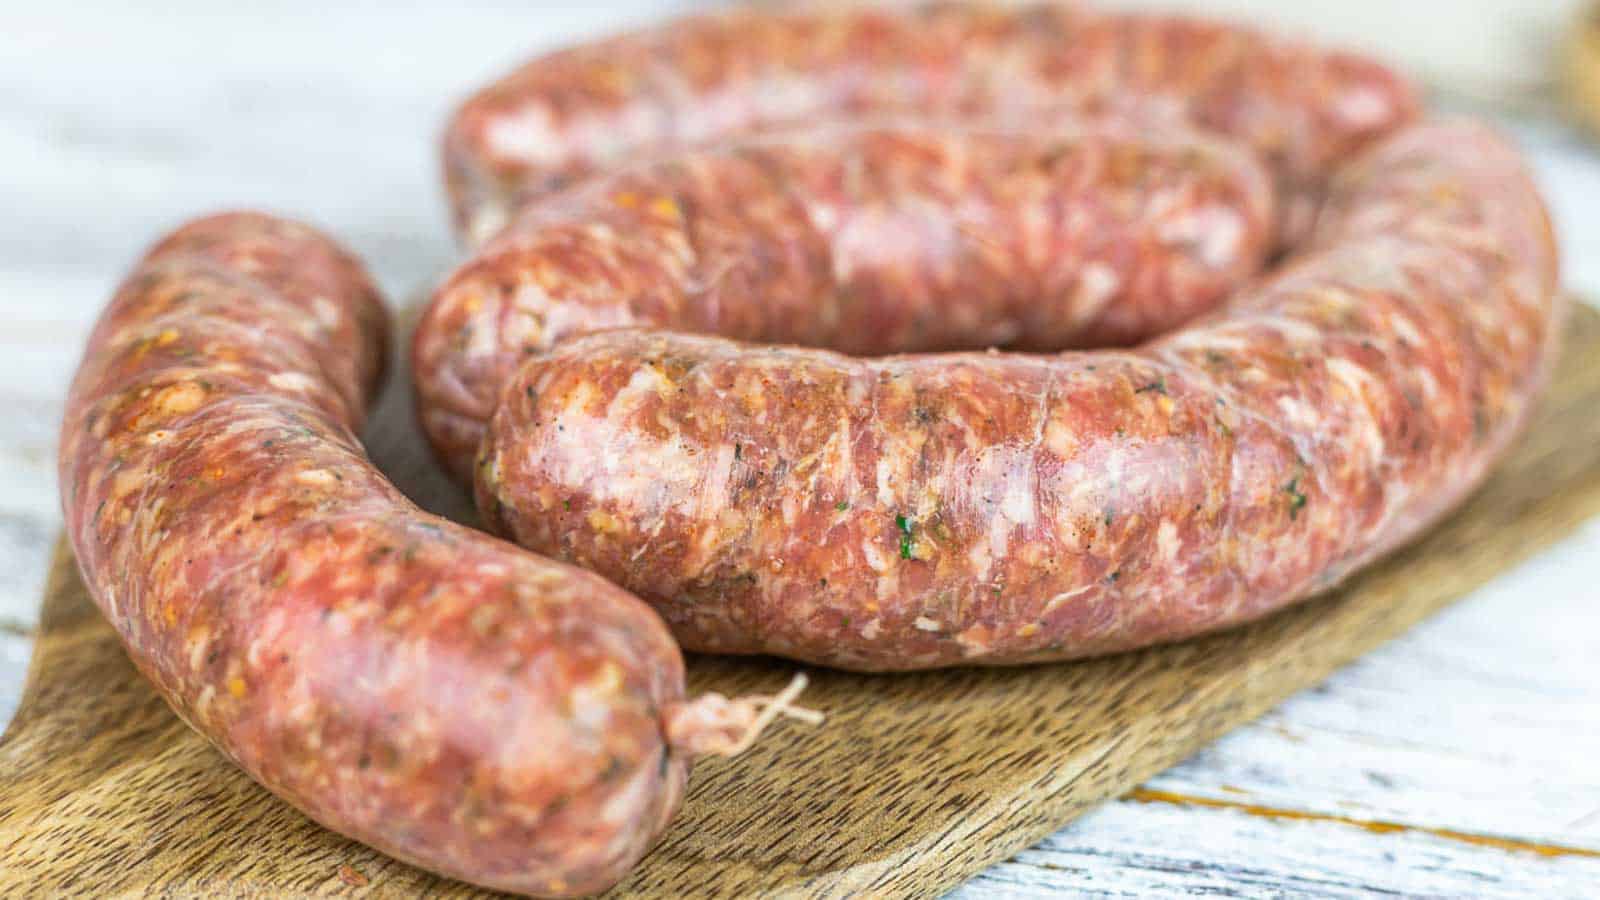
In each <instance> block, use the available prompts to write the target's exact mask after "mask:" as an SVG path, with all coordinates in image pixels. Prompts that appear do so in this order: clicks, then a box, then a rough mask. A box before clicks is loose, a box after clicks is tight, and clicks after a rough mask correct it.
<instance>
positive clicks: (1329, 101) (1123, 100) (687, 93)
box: [444, 2, 1416, 243]
mask: <svg viewBox="0 0 1600 900" xmlns="http://www.w3.org/2000/svg"><path fill="white" fill-rule="evenodd" d="M1129 108H1137V109H1140V110H1142V111H1144V112H1146V113H1152V114H1158V115H1169V116H1172V117H1174V118H1178V119H1181V120H1184V121H1191V122H1195V123H1197V124H1200V125H1202V126H1204V127H1205V128H1207V129H1209V130H1212V131H1216V132H1219V133H1222V134H1226V135H1230V136H1232V137H1234V138H1236V139H1238V140H1240V141H1242V142H1244V143H1246V144H1248V145H1249V146H1251V147H1252V148H1253V149H1255V150H1256V152H1257V153H1259V154H1261V155H1262V157H1263V158H1264V159H1265V160H1266V161H1267V162H1268V165H1269V167H1270V168H1271V169H1272V170H1273V172H1274V173H1275V174H1276V175H1277V176H1278V177H1279V179H1280V181H1281V185H1282V187H1283V191H1284V193H1285V196H1286V197H1288V198H1290V199H1289V201H1288V202H1286V203H1285V204H1284V210H1285V211H1286V216H1287V218H1288V219H1289V232H1292V233H1293V234H1294V235H1298V234H1299V233H1301V231H1302V230H1303V226H1304V225H1305V224H1306V222H1307V220H1308V217H1309V213H1310V211H1311V209H1312V208H1313V206H1314V202H1315V199H1316V197H1317V196H1318V195H1319V193H1320V186H1321V183H1322V181H1323V179H1324V178H1325V177H1326V175H1327V173H1328V171H1329V167H1330V165H1331V164H1332V163H1333V162H1334V161H1335V160H1338V159H1340V158H1342V157H1344V156H1346V155H1348V154H1349V153H1350V152H1352V151H1353V150H1355V149H1356V148H1357V147H1359V146H1361V145H1362V144H1364V143H1366V142H1367V141H1368V140H1369V139H1371V138H1372V137H1374V136H1376V135H1380V134H1383V133H1385V132H1387V131H1389V130H1391V129H1392V128H1394V127H1395V126H1396V125H1397V124H1400V123H1402V122H1404V121H1405V120H1407V119H1408V118H1410V117H1412V116H1413V115H1414V114H1415V111H1416V97H1415V93H1414V91H1413V90H1412V88H1411V87H1410V86H1409V85H1408V84H1407V83H1406V82H1405V81H1404V80H1402V79H1400V78H1398V77H1397V76H1396V75H1395V74H1394V73H1393V72H1391V71H1389V70H1388V69H1386V68H1385V67H1383V66H1382V65H1379V64H1377V63H1375V62H1373V61H1372V60H1370V59H1366V58H1364V57H1361V56H1357V55H1354V54H1350V53H1344V52H1338V51H1331V50H1327V49H1324V48H1320V47H1315V46H1311V45H1308V44H1305V43H1303V42H1297V41H1287V40H1280V39H1276V38H1272V37H1269V36H1267V35H1264V34H1262V33H1260V32H1258V31H1255V30H1252V29H1249V28H1244V27H1239V26H1237V25H1231V24H1226V23H1220V22H1211V21H1206V20H1202V19H1193V18H1182V17H1175V16H1162V15H1146V14H1128V13H1106V12H1103V11H1097V10H1093V9H1086V8H1084V7H1082V6H1080V5H1077V4H1069V3H1025V4H999V3H983V2H976V3H949V2H944V3H940V2H919V3H913V4H910V5H904V4H902V5H901V6H899V7H892V8H873V7H872V6H870V5H862V6H856V7H854V8H848V7H847V8H844V9H840V8H838V7H837V6H835V8H832V9H828V8H825V7H824V8H811V9H805V8H802V9H798V10H773V9H770V8H769V9H752V8H748V7H746V8H743V9H736V10H732V11H725V12H717V13H710V14H704V15H699V16H694V17H689V18H686V19H682V20H679V21H676V22H672V23H669V24H666V25H662V26H659V27H655V28H649V29H645V30H643V31H639V32H635V33H632V34H626V35H622V36H620V37H616V38H611V39H608V40H602V41H597V42H594V43H591V44H586V45H582V46H579V47H574V48H571V49H568V50H563V51H561V52H558V53H552V54H548V55H545V56H541V57H539V58H537V59H534V60H532V61H531V62H529V63H527V64H526V65H523V66H522V67H520V68H518V69H517V70H515V71H514V72H512V73H510V74H508V75H507V76H505V77H504V78H501V79H499V80H498V81H496V82H494V83H493V84H491V85H489V86H488V87H486V88H484V89H483V90H481V91H479V92H478V93H477V94H475V95H474V96H472V97H471V98H470V99H468V100H467V101H466V102H465V103H463V104H462V106H461V107H460V109H459V110H458V111H457V113H456V115H455V116H454V118H453V119H452V120H451V122H450V124H449V126H448V128H447V129H446V132H445V137H444V167H445V179H446V184H447V187H448V190H449V194H450V198H451V203H452V206H453V208H454V210H455V214H456V223H457V225H458V227H459V228H460V229H461V231H462V233H463V235H464V236H465V237H466V238H467V239H468V241H469V242H471V243H481V242H482V241H484V240H486V239H487V238H489V237H490V236H492V235H493V234H494V233H495V232H496V231H497V230H498V229H499V228H500V227H501V226H502V225H503V224H504V223H505V222H506V221H507V219H508V218H509V216H510V214H511V213H512V212H513V211H514V210H515V208H516V206H517V205H518V203H519V202H520V201H522V200H524V199H526V198H528V197H529V196H535V195H538V194H541V193H547V192H550V191H552V190H555V189H558V188H560V187H563V186H565V185H568V184H571V183H573V182H574V181H575V180H577V179H579V178H581V177H582V176H583V175H585V174H588V173H592V172H594V171H597V170H600V171H604V170H606V169H608V168H610V167H611V166H614V165H616V164H617V163H619V162H622V161H626V160H631V159H634V158H636V157H638V156H639V155H640V154H641V153H647V152H654V151H659V150H661V149H663V148H666V147H673V146H692V145H697V144H704V143H707V142H711V141H715V140H718V139H722V138H726V137H729V136H732V135H742V134H748V133H750V132H752V131H756V130H759V129H762V128H767V127H771V126H774V125H782V124H786V123H788V124H792V123H796V122H801V123H812V122H814V121H816V120H817V119H820V118H830V117H845V118H858V117H862V116H866V115H873V114H881V113H886V112H911V113H915V114H918V115H930V114H950V115H974V114H984V115H998V116H1002V117H1006V118H1010V119H1012V120H1013V121H1022V122H1031V121H1033V119H1034V118H1035V117H1036V116H1037V115H1039V114H1040V113H1041V112H1048V111H1052V110H1061V109H1074V110H1078V111H1098V110H1106V109H1118V110H1125V109H1129Z"/></svg>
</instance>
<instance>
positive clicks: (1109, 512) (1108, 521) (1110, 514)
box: [1105, 507, 1117, 525]
mask: <svg viewBox="0 0 1600 900" xmlns="http://www.w3.org/2000/svg"><path fill="white" fill-rule="evenodd" d="M1116 515H1117V511H1116V510H1114V509H1112V508H1110V507H1106V518H1105V522H1106V524H1107V525H1110V524H1111V520H1112V519H1114V518H1116Z"/></svg>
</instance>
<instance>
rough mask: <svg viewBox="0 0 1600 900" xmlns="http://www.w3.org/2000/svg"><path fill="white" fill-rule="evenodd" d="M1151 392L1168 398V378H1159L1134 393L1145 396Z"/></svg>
mask: <svg viewBox="0 0 1600 900" xmlns="http://www.w3.org/2000/svg"><path fill="white" fill-rule="evenodd" d="M1150 391H1155V392H1156V393H1158V394H1160V395H1161V396H1163V397H1165V396H1167V376H1165V375H1163V376H1161V377H1160V378H1157V379H1156V380H1155V381H1152V382H1150V383H1149V384H1147V385H1145V386H1144V387H1142V388H1139V389H1138V390H1136V391H1134V393H1135V394H1145V393H1149V392H1150Z"/></svg>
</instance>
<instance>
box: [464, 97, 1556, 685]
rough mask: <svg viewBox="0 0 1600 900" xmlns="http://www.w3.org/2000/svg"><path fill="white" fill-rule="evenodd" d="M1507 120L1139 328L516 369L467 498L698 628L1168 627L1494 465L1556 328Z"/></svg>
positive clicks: (1218, 622)
mask: <svg viewBox="0 0 1600 900" xmlns="http://www.w3.org/2000/svg"><path fill="white" fill-rule="evenodd" d="M1556 288H1557V259H1556V252H1555V249H1554V240H1553V237H1552V235H1551V232H1550V226H1549V222H1548V219H1547V217H1546V213H1545V210H1544V208H1543V205H1542V202H1541V200H1540V198H1539V196H1538V193H1537V191H1536V190H1535V188H1534V186H1533V185H1532V183H1531V181H1530V179H1529V176H1528V174H1527V173H1526V171H1525V170H1524V168H1523V165H1522V163H1521V160H1520V158H1519V157H1518V155H1517V153H1516V152H1515V150H1514V149H1513V148H1512V147H1511V146H1510V145H1508V144H1507V143H1506V142H1505V141H1504V140H1503V139H1501V138H1500V137H1499V136H1497V135H1496V134H1494V133H1493V132H1492V131H1491V130H1489V129H1487V128H1486V127H1483V126H1481V125H1477V124H1473V123H1470V122H1438V123H1428V124H1423V125H1417V126H1412V127H1409V128H1407V129H1404V130H1402V131H1401V132H1400V133H1398V134H1396V135H1394V136H1393V137H1391V138H1389V139H1386V140H1385V141H1384V142H1382V143H1381V144H1379V145H1378V146H1377V147H1376V148H1375V149H1373V150H1372V151H1371V152H1369V153H1366V154H1364V155H1362V156H1360V157H1358V158H1356V159H1354V160H1352V161H1350V162H1348V163H1347V164H1346V165H1344V166H1342V167H1340V169H1339V171H1338V174H1337V175H1336V177H1335V180H1334V183H1333V187H1332V189H1331V192H1330V194H1329V197H1328V199H1327V202H1326V204H1325V206H1324V208H1323V210H1322V212H1321V216H1320V218H1319V220H1318V224H1317V227H1316V229H1315V230H1314V231H1313V233H1312V234H1311V235H1310V236H1309V240H1308V241H1307V244H1306V246H1305V247H1304V248H1301V249H1300V250H1299V251H1298V252H1297V253H1296V254H1295V255H1294V256H1293V257H1292V258H1291V259H1290V260H1289V261H1288V262H1286V263H1285V264H1284V265H1283V266H1282V267H1280V268H1279V269H1277V270H1275V271H1274V272H1272V273H1271V274H1270V275H1269V276H1268V277H1266V278H1265V279H1264V280H1263V281H1262V282H1260V283H1259V284H1257V285H1255V286H1253V287H1251V288H1249V289H1246V290H1245V291H1243V292H1241V293H1240V294H1239V295H1237V296H1236V297H1234V298H1233V299H1232V300H1231V301H1230V302H1229V303H1228V304H1227V305H1226V307H1225V308H1224V309H1222V310H1220V311H1219V312H1217V313H1214V314H1212V315H1210V316H1208V317H1206V318H1204V319H1202V320H1201V321H1200V322H1198V323H1195V324H1193V325H1191V326H1188V327H1184V328H1180V329H1178V330H1177V331H1175V332H1172V333H1170V334H1168V335H1166V336H1164V337H1161V338H1159V339H1156V340H1155V341H1153V342H1150V343H1148V344H1146V345H1143V346H1141V347H1139V348H1135V349H1131V350H1116V349H1111V350H1097V351H1093V352H1078V353H1066V354H1061V355H1055V356H1026V355H1013V354H998V353H990V354H982V353H976V354H975V353H961V354H933V355H924V356H915V355H913V356H901V357H889V358H885V359H861V358H854V357H847V356H843V355H839V354H837V353H833V352H829V351H825V350H816V349H803V348H795V347H760V346H752V345H749V344H743V343H739V342H735V341H731V340H727V339H724V338H718V337H708V336H692V335H687V334H679V333H673V332H666V331H651V330H636V329H630V330H619V331H610V332H603V333H599V334H594V335H590V336H587V337H581V338H575V339H572V340H570V341H567V342H565V343H562V344H559V345H557V346H556V347H555V348H554V349H553V350H551V351H550V352H548V353H545V354H542V355H539V356H535V357H532V358H531V359H530V360H529V361H527V362H526V363H525V364H524V365H523V366H522V367H521V369H520V370H519V371H518V372H517V374H516V375H515V377H514V378H512V380H511V381H510V382H509V383H508V384H507V385H506V388H505V391H504V394H503V395H502V397H501V400H500V402H499V405H498V408H497V410H496V412H495V414H494V417H493V419H492V421H491V424H490V429H489V432H488V434H487V436H486V438H485V441H484V445H483V452H482V456H481V459H480V463H479V467H478V471H477V479H478V499H479V507H480V509H481V510H482V511H483V512H484V514H485V516H486V518H487V519H488V520H489V521H490V524H491V525H492V526H493V527H495V528H497V529H498V530H500V531H501V532H502V533H505V534H508V535H511V536H513V537H514V538H515V539H516V540H517V541H518V542H519V543H522V544H523V545H525V546H529V547H532V548H535V549H538V550H540V551H542V552H546V553H550V554H551V555H554V556H557V557H559V558H562V559H566V560H569V561H572V562H574V563H576V564H578V565H581V566H584V567H585V568H588V569H591V570H593V571H596V572H599V573H601V574H603V575H605V576H606V577H608V578H610V579H612V580H614V581H616V582H617V583H618V584H621V585H623V586H625V587H628V588H630V589H631V590H633V591H635V592H636V593H638V594H640V595H641V596H643V597H645V598H646V599H648V600H649V601H651V602H652V603H653V604H655V605H656V607H657V608H658V609H659V610H660V611H661V612H662V614H663V615H664V616H665V617H666V619H667V621H668V622H669V624H670V625H671V626H672V628H673V632H674V634H675V635H676V636H677V637H678V639H679V640H680V641H681V642H682V643H683V645H684V646H685V647H686V648H689V649H694V650H705V651H713V652H720V653H772V654H778V655H782V656H788V657H793V658H797V659H804V660H810V661H814V662H818V663H824V664H827V665H831V666H839V667H844V668H851V669H863V670H890V669H916V668H926V667H933V666H943V665H953V664H1002V663H1018V662H1029V661H1038V660H1050V659H1063V658H1070V657H1077V656H1083V655H1086V654H1094V653H1102V652H1109V651H1115V650H1120V649H1125V648H1131V647H1137V646H1142V645H1146V644H1150V643H1153V642H1158V641H1166V640H1174V639H1180V638H1184V637H1188V636H1191V635H1194V634H1198V633H1201V632H1204V631H1207V630H1211V629H1215V628H1219V627H1224V626H1228V625H1232V624H1236V623H1240V622H1244V621H1248V620H1250V619H1253V618H1256V617H1258V616H1261V615H1263V614H1265V613H1268V612H1270V611H1272V610H1275V609H1278V608H1281V607H1283V606H1284V605H1286V604H1288V603H1291V602H1293V601H1295V600H1298V599H1300V598H1302V597H1305V596H1307V595H1309V594H1311V593H1313V592H1316V591H1319V590H1323V589H1325V588H1328V587H1330V586H1331V585H1333V584H1336V583H1337V582H1338V581H1339V580H1340V579H1341V578H1343V577H1344V576H1345V575H1346V574H1348V573H1349V572H1351V571H1353V570H1354V569H1355V568H1357V567H1359V566H1361V565H1363V564H1364V563H1366V562H1368V561H1370V560H1372V559H1373V558H1375V557H1376V556H1379V555H1381V554H1383V553H1385V552H1387V551H1389V550H1391V549H1393V548H1394V547H1395V546H1396V545H1398V544H1399V543H1400V542H1403V541H1405V540H1407V539H1408V538H1410V537H1411V536H1413V535H1415V534H1416V533H1417V532H1418V530H1419V529H1421V528H1423V527H1425V526H1426V525H1428V524H1429V523H1431V522H1433V521H1435V520H1436V519H1437V518H1438V517H1439V516H1440V515H1442V514H1443V513H1444V512H1445V511H1446V510H1448V509H1450V508H1451V507H1453V506H1454V505H1456V504H1457V503H1458V502H1460V500H1461V499H1462V498H1463V497H1464V496H1466V494H1467V493H1468V492H1470V491H1471V490H1472V489H1473V487H1474V486H1476V485H1477V484H1478V483H1479V482H1480V480H1481V479H1482V477H1483V476H1484V474H1485V473H1486V471H1487V470H1488V468H1489V467H1490V465H1492V463H1493V462H1494V461H1495V460H1496V459H1497V458H1498V457H1499V456H1500V455H1501V453H1502V452H1503V451H1504V450H1505V448H1506V447H1507V444H1508V442H1509V441H1510V440H1511V439H1512V438H1513V437H1514V436H1515V435H1516V433H1517V431H1518V427H1519V424H1520V423H1521V422H1522V421H1523V420H1524V417H1525V415H1526V413H1527V411H1528V408H1529V406H1530V404H1531V402H1532V400H1533V398H1534V396H1535V394H1536V392H1537V389H1538V388H1539V386H1540V385H1541V383H1542V382H1543V380H1544V378H1545V375H1546V372H1547V370H1548V367H1549V363H1550V358H1551V354H1552V351H1553V349H1554V348H1555V347H1556V345H1557V341H1556V336H1557V334H1558V332H1559V323H1560V319H1561V309H1562V304H1561V300H1560V296H1559V293H1558V292H1557V290H1556Z"/></svg>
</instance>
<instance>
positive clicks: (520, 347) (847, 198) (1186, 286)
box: [413, 117, 1276, 481]
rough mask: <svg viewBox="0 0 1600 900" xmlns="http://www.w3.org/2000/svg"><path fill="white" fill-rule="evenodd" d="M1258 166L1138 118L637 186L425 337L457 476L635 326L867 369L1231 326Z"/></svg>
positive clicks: (448, 310) (447, 298) (628, 179)
mask: <svg viewBox="0 0 1600 900" xmlns="http://www.w3.org/2000/svg"><path fill="white" fill-rule="evenodd" d="M1275 209H1276V203H1275V201H1274V196H1273V188H1272V183H1271V180H1270V178H1269V176H1268V174H1267V172H1266V171H1265V170H1264V168H1263V167H1262V166H1261V164H1260V163H1259V162H1258V161H1257V160H1256V159H1255V157H1254V155H1253V154H1252V153H1250V152H1249V150H1248V149H1247V148H1245V147H1242V146H1240V145H1237V144H1234V143H1232V142H1228V141H1224V140H1220V139H1217V138H1212V137H1207V136H1205V135H1202V134H1198V133H1195V132H1193V131H1191V130H1187V129H1181V128H1173V127H1171V126H1168V125H1154V126H1153V125H1150V124H1148V123H1140V122H1138V121H1136V120H1130V119H1128V118H1117V119H1110V120H1106V119H1100V120H1087V121H1084V120H1073V119H1071V117H1067V118H1063V119H1061V120H1060V121H1058V122H1056V123H1053V124H1052V125H1050V126H1046V125H1044V124H1042V123H1035V125H1034V126H1033V127H1031V128H1028V129H1020V128H1015V127H1004V126H996V125H976V124H973V123H972V122H971V121H968V120H956V121H942V122H936V121H929V120H925V119H924V120H916V121H894V122H890V121H874V122H872V123H856V124H848V125H832V126H827V127H811V128H807V129H804V130H797V131H785V132H777V133H771V134H768V135H765V136H763V137H760V138H756V139H751V140H747V141H743V142H738V143H733V144H727V145H724V146H722V147H719V148H716V149H708V150H704V151H701V152H697V153H691V154H686V155H683V156H678V157H673V158H669V159H666V160H660V161H655V162H649V163H645V164H642V165H638V166H634V167H631V168H626V169H624V170H623V171H621V172H618V173H615V174H611V175H608V176H605V177H599V178H596V179H594V180H591V181H589V182H587V183H586V184H584V185H583V186H581V187H579V188H574V189H572V190H569V191H566V192H563V193H560V194H557V195H553V196H550V197H546V198H540V199H538V200H534V201H532V202H530V203H529V204H528V205H526V206H524V207H523V209H522V211H521V213H520V214H519V215H518V216H517V217H516V218H515V219H514V221H513V222H512V224H511V225H510V226H509V227H508V228H507V229H506V230H505V231H504V232H502V233H501V234H500V235H499V236H498V237H497V238H495V239H494V240H493V241H491V242H490V243H489V244H488V245H487V246H485V247H484V248H483V250H482V251H481V252H479V253H478V254H476V255H475V256H474V258H473V259H472V261H471V262H470V263H468V264H467V265H465V266H463V267H462V268H461V269H460V270H459V271H457V272H456V273H455V274H454V275H452V276H451V278H450V279H449V280H448V281H447V282H446V283H445V284H444V285H442V286H441V287H440V288H439V289H438V290H437V291H436V292H435V296H434V300H433V302H432V303H431V304H430V305H429V307H428V309H427V311H426V313H425V314H424V316H423V319H422V321H421V323H420V325H419V327H418V329H417V332H416V336H415V344H414V353H413V360H414V363H415V364H414V369H415V372H416V386H417V391H418V397H419V406H420V411H421V415H420V419H421V422H422V424H423V427H424V430H425V433H426V434H427V435H428V436H429V439H430V442H431V443H432V444H433V445H434V448H435V450H436V452H437V454H438V456H439V457H440V458H441V459H443V460H445V461H446V462H447V463H448V465H449V467H450V468H451V470H452V471H453V472H454V473H455V474H456V475H457V477H458V478H460V479H461V480H463V481H465V480H467V479H468V478H469V477H470V472H471V462H472V457H473V454H474V453H475V452H476V451H477V447H478V442H479V440H480V439H481V437H482V433H483V423H484V422H485V421H487V419H488V417H489V414H490V412H491V411H492V410H493V409H494V404H495V402H496V401H497V400H498V398H499V392H500V389H501V388H502V387H503V386H504V385H505V383H506V381H507V380H508V379H509V378H510V377H511V375H512V373H513V372H515V371H516V367H517V366H518V365H520V364H521V363H522V361H523V360H525V359H527V358H528V357H529V356H531V355H534V354H537V353H542V352H544V351H546V350H548V349H550V348H551V347H552V346H554V345H555V344H556V343H558V342H559V341H561V340H562V339H564V338H566V337H569V336H571V335H574V334H583V333H586V332H590V331H596V330H599V329H602V328H616V327H622V326H628V325H636V326H652V327H659V328H671V329H676V330H683V331H694V332H701V333H709V334H719V335H722V336H725V337H733V338H741V339H745V340H753V341H766V342H779V343H801V344H806V345H810V346H825V347H831V348H833V349H836V350H841V351H844V352H849V353H858V354H883V353H894V352H907V351H916V350H935V349H936V350H952V349H963V348H973V349H976V348H982V347H989V346H996V345H1008V346H1013V347H1017V348H1022V349H1062V348H1064V347H1072V346H1097V345H1105V344H1128V343H1132V342H1134V341H1137V340H1139V339H1141V338H1144V337H1148V336H1150V335H1153V334H1158V333H1160V332H1162V331H1166V330H1168V329H1170V328H1172V327H1173V326H1175V325H1177V324H1179V323H1181V322H1183V321H1186V320H1188V319H1190V318H1193V317H1194V316H1195V315H1197V314H1199V313H1201V312H1204V311H1205V310H1207V309H1209V308H1211V307H1212V306H1214V305H1216V303H1217V302H1218V301H1220V300H1221V299H1222V298H1223V297H1225V296H1227V295H1228V294H1229V293H1230V292H1231V291H1232V290H1233V289H1235V288H1237V287H1239V286H1240V285H1242V284H1243V283H1244V282H1245V281H1246V280H1247V279H1248V278H1251V277H1253V276H1254V275H1255V273H1256V272H1257V270H1258V269H1259V268H1260V267H1261V264H1262V261H1263V260H1264V259H1265V258H1266V256H1267V253H1268V251H1269V249H1270V247H1271V244H1272V241H1273V238H1274V234H1275V231H1274V223H1273V215H1274V211H1275Z"/></svg>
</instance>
